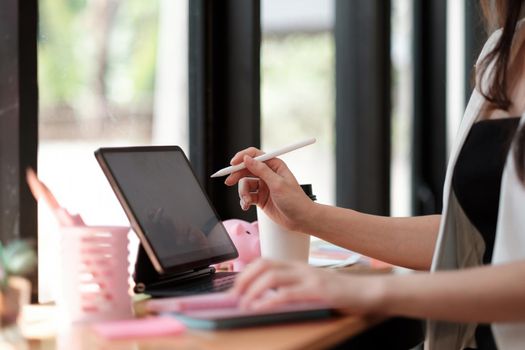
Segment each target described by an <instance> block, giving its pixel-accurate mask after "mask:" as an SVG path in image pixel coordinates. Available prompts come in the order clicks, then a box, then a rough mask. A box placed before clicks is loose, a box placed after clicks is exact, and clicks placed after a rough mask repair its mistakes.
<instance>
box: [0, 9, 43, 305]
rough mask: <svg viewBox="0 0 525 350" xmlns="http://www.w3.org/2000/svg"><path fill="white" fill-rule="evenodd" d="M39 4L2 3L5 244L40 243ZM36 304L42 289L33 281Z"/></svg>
mask: <svg viewBox="0 0 525 350" xmlns="http://www.w3.org/2000/svg"><path fill="white" fill-rule="evenodd" d="M37 27H38V1H37V0H24V1H19V0H3V1H1V2H0V33H1V34H2V35H0V76H1V77H2V82H1V83H0V187H1V188H2V191H1V194H0V239H1V241H2V243H4V244H5V243H7V242H9V241H12V240H14V239H25V240H29V241H31V242H33V243H34V246H35V248H36V249H37V244H38V237H37V232H38V223H37V205H36V202H35V200H34V199H33V197H32V195H31V193H30V191H29V188H28V186H27V185H26V181H25V171H26V169H27V168H28V167H32V168H33V169H35V170H36V168H37V150H38V86H37ZM31 281H32V284H33V285H32V291H33V300H36V296H37V291H38V285H37V278H36V272H35V274H34V275H33V276H32V278H31Z"/></svg>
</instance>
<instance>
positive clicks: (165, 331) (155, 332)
mask: <svg viewBox="0 0 525 350" xmlns="http://www.w3.org/2000/svg"><path fill="white" fill-rule="evenodd" d="M93 329H94V330H95V332H97V333H98V334H99V335H101V336H103V337H104V338H108V339H124V338H137V337H154V336H163V335H171V334H180V333H182V332H184V331H185V330H186V326H184V325H183V324H182V323H181V322H179V321H177V320H175V319H173V318H171V317H146V318H137V319H131V320H123V321H110V322H101V323H97V324H96V325H94V326H93Z"/></svg>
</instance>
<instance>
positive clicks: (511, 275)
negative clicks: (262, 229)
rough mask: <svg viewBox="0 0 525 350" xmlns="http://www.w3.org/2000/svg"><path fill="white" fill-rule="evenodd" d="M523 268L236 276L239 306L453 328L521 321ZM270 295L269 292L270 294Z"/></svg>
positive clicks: (270, 269) (292, 270) (262, 271)
mask: <svg viewBox="0 0 525 350" xmlns="http://www.w3.org/2000/svg"><path fill="white" fill-rule="evenodd" d="M524 281H525V262H524V261H520V262H515V263H510V264H506V265H495V266H483V267H477V268H471V269H466V270H461V271H446V272H436V273H413V274H406V275H352V274H347V273H340V272H335V271H333V270H328V269H319V268H313V267H310V266H308V265H306V264H299V263H285V262H273V261H265V260H259V261H257V262H255V263H254V264H252V265H250V266H248V268H247V269H246V270H245V271H244V272H243V273H242V274H241V275H239V277H238V279H237V281H236V284H235V287H234V290H233V291H234V292H236V293H238V294H240V295H242V299H241V300H242V302H241V306H243V307H247V308H254V309H263V308H270V307H273V306H276V305H279V304H285V303H289V302H294V301H318V302H319V301H320V302H325V303H328V304H330V305H334V306H336V307H339V308H341V309H344V310H347V311H348V312H350V313H352V314H358V315H364V314H383V315H391V316H408V317H415V318H430V319H435V320H444V321H456V322H478V323H491V322H516V321H525V282H524ZM269 291H270V292H269Z"/></svg>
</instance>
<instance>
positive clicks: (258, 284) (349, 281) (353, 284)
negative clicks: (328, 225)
mask: <svg viewBox="0 0 525 350" xmlns="http://www.w3.org/2000/svg"><path fill="white" fill-rule="evenodd" d="M381 282H382V280H381V277H380V276H359V275H350V274H344V273H340V272H337V271H335V270H331V269H321V268H315V267H311V266H309V265H307V264H304V263H298V262H278V261H270V260H263V259H261V260H258V261H256V262H254V263H253V264H251V265H249V266H248V267H247V268H246V270H245V271H244V272H242V273H241V274H240V275H239V276H238V277H237V279H236V282H235V285H234V287H233V290H232V291H233V292H234V293H236V294H238V295H241V304H240V305H241V307H243V308H248V309H254V310H260V309H268V308H272V307H275V306H278V305H282V304H287V303H293V302H320V303H325V304H327V305H330V306H333V307H337V308H340V309H343V310H345V311H348V312H351V313H352V314H369V313H376V312H380V308H381V300H382V297H383V288H382V283H381Z"/></svg>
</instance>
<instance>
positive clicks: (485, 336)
mask: <svg viewBox="0 0 525 350" xmlns="http://www.w3.org/2000/svg"><path fill="white" fill-rule="evenodd" d="M524 2H525V1H523V0H516V1H511V0H507V1H492V2H490V3H489V2H488V1H487V3H484V4H483V5H484V9H485V10H486V11H485V14H486V17H487V19H488V21H494V20H496V21H497V25H498V26H501V27H502V29H500V30H498V31H496V32H495V33H494V34H493V35H491V37H490V38H489V40H488V41H487V43H486V44H485V47H484V48H483V51H482V53H481V55H480V58H479V60H478V62H477V65H476V72H475V74H476V87H475V89H474V92H473V94H472V97H471V99H470V102H469V104H468V107H467V109H466V111H465V117H464V118H463V122H462V126H461V128H460V133H459V137H458V140H457V143H456V145H455V148H454V150H453V152H452V154H451V159H450V163H449V166H448V171H447V178H446V182H445V190H444V203H445V205H444V209H443V213H442V215H432V216H422V217H412V218H390V217H379V216H373V215H367V214H363V213H358V212H356V211H353V210H348V209H343V208H337V207H330V206H326V205H321V204H317V203H313V202H312V201H310V200H309V199H308V198H307V197H306V196H305V195H304V193H303V191H302V190H301V189H300V187H299V185H298V183H297V181H296V179H295V178H294V176H293V174H292V173H291V172H290V171H289V170H288V168H287V167H286V165H285V163H283V162H282V161H281V160H279V159H273V160H270V161H267V162H266V163H261V162H258V161H255V160H254V159H253V157H254V156H256V155H259V154H260V153H261V152H260V151H259V150H257V149H255V148H249V149H246V150H244V151H241V152H239V153H238V154H237V155H235V156H234V157H233V159H232V161H231V163H232V164H237V163H240V162H242V161H244V162H245V163H246V166H247V169H246V170H243V171H240V172H237V173H234V174H232V175H230V176H229V177H228V178H227V179H226V182H225V183H226V184H227V185H229V186H233V185H235V184H237V183H239V195H240V198H241V206H242V208H243V209H244V210H247V209H248V208H249V206H250V205H257V206H259V207H260V208H262V209H263V210H264V211H265V213H266V214H267V215H268V216H270V217H271V218H272V219H273V220H275V221H276V222H278V223H280V224H281V225H283V226H285V227H287V228H289V229H292V230H297V231H302V232H306V233H309V234H313V235H316V236H318V237H320V238H322V239H325V240H327V241H330V242H332V243H335V244H337V245H340V246H343V247H346V248H349V249H351V250H354V251H357V252H360V253H362V254H366V255H368V256H372V257H374V258H377V259H380V260H383V261H387V262H390V263H392V264H396V265H400V266H405V267H409V268H412V269H416V270H431V271H432V273H424V272H420V273H414V274H408V275H390V276H351V275H350V276H349V275H344V274H338V273H335V272H333V271H329V270H323V269H315V268H311V267H309V266H307V265H305V264H299V263H284V262H272V261H265V260H260V261H258V262H256V263H254V264H252V265H251V266H249V267H248V268H247V269H246V271H245V272H244V273H243V274H241V275H240V276H239V278H238V280H237V282H236V285H235V287H234V291H235V292H237V293H239V294H241V295H242V296H243V297H242V304H243V306H245V307H249V308H254V309H257V308H266V307H271V306H274V305H276V304H279V303H284V302H289V301H296V300H322V301H325V302H328V303H332V304H334V305H338V306H341V307H344V308H346V309H349V310H350V311H351V312H353V313H355V314H370V313H376V314H377V313H379V314H385V315H402V316H408V317H415V318H427V319H430V320H432V321H430V322H429V325H428V329H427V343H428V346H429V348H430V349H464V348H469V347H470V348H478V349H485V348H488V349H490V348H496V345H495V344H494V338H495V340H496V343H497V345H498V346H499V348H501V349H517V348H522V347H523V346H525V184H524V178H525V176H524V173H525V169H524V168H525V156H524V154H525V151H524V149H525V128H524V127H523V125H524V124H525V122H524V120H525V114H524V112H525V68H524V66H525V25H523V22H524V21H520V18H521V17H522V10H524V9H525V6H524ZM493 17H495V18H493ZM520 115H524V117H522V118H518V116H520ZM253 176H255V177H258V178H259V179H260V180H258V181H253V180H250V179H249V177H253ZM268 289H276V293H272V294H270V295H271V296H268V295H269V294H266V293H265V291H267V290H268ZM263 295H264V298H263V297H262V296H263ZM478 324H491V325H492V331H491V327H489V326H477V325H478Z"/></svg>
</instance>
